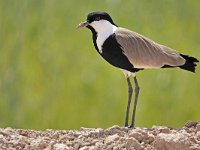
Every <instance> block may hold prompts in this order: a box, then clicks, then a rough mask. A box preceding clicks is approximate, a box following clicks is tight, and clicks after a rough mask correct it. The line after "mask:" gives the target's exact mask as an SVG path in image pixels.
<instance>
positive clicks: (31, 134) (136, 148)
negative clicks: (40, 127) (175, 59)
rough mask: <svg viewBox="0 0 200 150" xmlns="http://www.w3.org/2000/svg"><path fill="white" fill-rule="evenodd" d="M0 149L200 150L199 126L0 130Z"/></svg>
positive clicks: (194, 123)
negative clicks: (178, 127)
mask: <svg viewBox="0 0 200 150" xmlns="http://www.w3.org/2000/svg"><path fill="white" fill-rule="evenodd" d="M0 149H55V150H68V149H69V150H74V149H79V150H101V149H113V150H121V149H124V150H125V149H129V150H154V149H158V150H200V123H198V122H188V123H187V124H186V125H185V126H184V127H182V128H180V129H172V128H170V127H165V126H153V127H152V128H139V127H137V128H135V129H129V128H123V127H119V126H113V127H111V128H108V129H101V128H97V129H92V128H80V130H50V129H47V130H45V131H36V130H24V129H12V128H5V129H2V128H1V129H0Z"/></svg>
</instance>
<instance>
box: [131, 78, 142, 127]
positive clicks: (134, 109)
mask: <svg viewBox="0 0 200 150" xmlns="http://www.w3.org/2000/svg"><path fill="white" fill-rule="evenodd" d="M134 82H135V101H134V107H133V114H132V122H131V125H130V128H134V123H135V112H136V106H137V101H138V95H139V91H140V87H139V84H138V81H137V78H136V76H134Z"/></svg>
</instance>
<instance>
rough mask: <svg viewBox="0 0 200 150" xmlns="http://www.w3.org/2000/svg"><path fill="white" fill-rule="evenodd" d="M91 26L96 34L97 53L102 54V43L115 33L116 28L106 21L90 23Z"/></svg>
mask: <svg viewBox="0 0 200 150" xmlns="http://www.w3.org/2000/svg"><path fill="white" fill-rule="evenodd" d="M91 26H92V27H93V28H94V29H95V31H96V32H97V40H96V43H97V47H98V49H99V52H100V53H102V45H103V43H104V42H105V40H106V39H107V38H108V37H109V36H110V35H112V34H113V33H114V32H115V30H116V29H117V27H116V26H115V25H113V24H111V23H110V22H109V21H107V20H100V21H94V22H92V23H91Z"/></svg>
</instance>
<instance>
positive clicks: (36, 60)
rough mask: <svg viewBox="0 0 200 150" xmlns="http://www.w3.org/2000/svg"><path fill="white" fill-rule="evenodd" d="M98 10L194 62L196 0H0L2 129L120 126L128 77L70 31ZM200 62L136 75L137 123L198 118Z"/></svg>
mask: <svg viewBox="0 0 200 150" xmlns="http://www.w3.org/2000/svg"><path fill="white" fill-rule="evenodd" d="M96 10H102V11H107V12H109V13H110V14H111V16H112V18H113V19H114V21H115V23H116V24H117V25H119V26H122V27H126V28H129V29H131V30H134V31H136V32H139V33H141V34H143V35H145V36H147V37H149V38H151V39H153V40H155V41H157V42H159V43H161V44H164V45H167V46H169V47H172V48H174V49H177V50H178V51H180V52H182V53H184V54H189V55H192V56H195V57H197V58H198V59H200V1H199V0H151V1H149V0H126V1H122V0H101V1H94V0H85V1H82V0H79V1H78V0H0V127H8V126H9V127H14V128H34V129H46V128H54V129H78V128H80V127H81V126H84V127H101V128H107V127H110V126H112V125H114V124H117V125H120V126H123V124H124V119H125V108H126V104H127V83H126V80H125V78H124V76H123V74H122V72H121V71H120V70H118V69H116V68H114V67H112V66H110V65H109V64H108V63H107V62H105V61H104V60H103V59H102V58H101V57H100V56H99V55H98V53H97V52H96V51H95V49H94V47H93V44H92V38H91V33H90V31H89V30H87V29H83V30H79V31H77V30H75V27H76V25H77V24H79V23H80V22H81V21H85V19H86V15H87V14H88V13H89V12H91V11H96ZM199 66H200V65H199ZM199 66H198V67H197V72H196V74H193V73H190V72H187V71H184V70H180V69H162V70H145V71H141V72H139V73H138V74H137V76H138V80H139V84H140V87H141V93H140V97H139V102H138V107H137V114H136V115H137V116H136V126H141V127H151V126H152V125H167V126H172V127H179V126H181V125H183V124H184V123H185V122H186V121H187V120H196V121H200V69H199V68H200V67H199Z"/></svg>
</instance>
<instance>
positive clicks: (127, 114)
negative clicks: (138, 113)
mask: <svg viewBox="0 0 200 150" xmlns="http://www.w3.org/2000/svg"><path fill="white" fill-rule="evenodd" d="M127 83H128V104H127V108H126V119H125V125H124V126H125V127H128V117H129V110H130V104H131V98H132V94H133V88H132V85H131V81H130V78H129V77H127Z"/></svg>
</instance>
